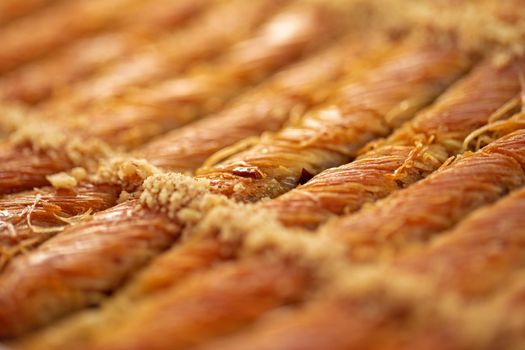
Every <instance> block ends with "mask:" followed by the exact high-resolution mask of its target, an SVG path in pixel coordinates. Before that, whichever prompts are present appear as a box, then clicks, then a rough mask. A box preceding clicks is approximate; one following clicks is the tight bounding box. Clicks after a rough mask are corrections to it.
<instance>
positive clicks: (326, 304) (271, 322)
mask: <svg viewBox="0 0 525 350" xmlns="http://www.w3.org/2000/svg"><path fill="white" fill-rule="evenodd" d="M212 2H213V4H211V3H212ZM28 3H29V2H28ZM80 3H81V2H79V4H80ZM88 3H89V4H90V6H94V7H96V5H95V4H96V2H88ZM108 3H111V4H112V5H111V6H117V5H119V4H120V5H119V6H124V5H123V3H126V5H125V6H124V8H125V9H126V12H127V11H130V13H129V14H127V13H126V15H125V16H124V17H123V18H124V19H125V20H122V21H115V20H114V19H112V20H111V21H109V20H108V21H109V22H108V23H111V31H110V32H109V33H110V35H111V38H112V39H111V40H117V41H119V42H121V43H124V41H126V40H129V39H130V38H131V36H133V35H135V33H139V32H140V36H141V38H143V37H144V36H143V35H145V34H144V30H143V28H141V29H129V27H128V26H130V24H129V23H128V24H126V23H124V22H126V20H129V19H130V18H133V17H132V16H134V15H133V13H141V12H143V11H145V9H143V8H142V7H143V6H147V5H145V4H149V2H147V3H146V2H138V1H135V4H132V3H133V1H129V0H127V2H126V1H122V0H119V1H116V0H115V1H113V0H111V1H109V2H104V4H105V5H104V6H109V5H108ZM117 3H118V4H117ZM160 3H161V2H160V1H158V2H157V1H154V2H152V4H150V5H148V6H153V8H154V7H155V5H154V4H157V5H158V4H160ZM176 3H177V5H178V6H179V7H177V11H179V12H177V11H176V12H177V13H178V15H177V16H174V17H177V18H178V20H177V21H179V22H177V28H178V29H177V30H176V32H175V33H171V32H170V34H168V35H166V37H164V36H162V37H161V41H159V42H158V43H157V42H156V41H155V43H154V45H153V46H155V47H152V46H149V45H145V46H144V48H140V49H137V45H136V44H130V45H129V46H128V48H124V49H123V50H122V51H120V53H118V54H117V55H115V56H114V57H113V58H110V59H109V60H108V61H111V60H114V61H115V63H114V64H109V65H108V63H107V61H106V62H102V61H97V62H95V61H92V62H88V61H87V60H83V59H82V60H78V61H76V60H72V61H71V60H70V58H68V57H84V56H83V54H81V55H77V54H73V56H68V55H71V52H72V51H67V50H71V49H70V48H67V50H66V51H64V52H59V54H57V55H56V56H55V54H53V56H48V57H45V58H43V59H41V60H37V61H35V63H34V64H31V65H29V66H21V68H20V69H19V70H17V71H15V72H14V73H13V74H19V75H18V76H17V77H16V78H12V77H11V75H10V74H11V73H10V74H8V75H6V76H7V79H5V80H3V79H2V81H4V82H5V86H6V87H7V88H6V89H4V91H10V92H9V94H11V95H9V96H11V97H10V98H13V96H17V97H15V98H19V99H20V100H24V99H26V97H27V96H31V97H30V98H28V99H27V100H25V101H26V102H31V103H35V102H38V103H39V105H38V107H37V108H36V109H35V110H33V111H31V112H28V115H27V116H26V115H24V116H23V117H22V119H23V121H24V122H23V123H21V124H20V125H16V129H17V130H16V131H14V132H13V133H12V135H10V137H9V138H8V139H7V140H6V141H5V142H4V144H3V145H2V149H1V150H0V158H1V159H2V162H1V163H0V191H1V192H2V193H3V194H4V196H3V198H2V199H0V203H1V204H0V206H1V207H0V209H1V212H0V214H1V220H2V221H1V223H2V228H1V229H2V231H1V232H0V247H1V251H0V255H1V265H2V271H1V272H0V337H2V339H5V340H6V341H8V342H9V345H10V346H12V347H13V348H27V349H32V348H35V349H43V348H50V349H59V348H64V349H71V348H75V349H78V348H80V349H84V348H85V349H143V348H144V349H179V348H180V349H183V348H192V347H196V348H210V349H217V348H221V349H222V348H224V349H237V348H239V349H245V348H250V349H252V348H255V349H310V348H311V349H327V348H329V349H354V348H355V349H363V348H366V349H376V348H377V349H379V348H381V349H394V348H414V349H420V348H428V349H433V348H449V349H467V348H472V349H474V348H475V349H478V348H494V349H496V348H516V349H518V348H519V345H520V342H521V337H522V334H523V331H524V329H523V326H524V323H523V321H524V320H523V316H521V314H522V312H521V311H520V308H521V307H522V304H523V284H522V283H521V284H520V283H519V277H520V276H521V275H522V274H523V271H522V260H523V259H522V258H521V257H522V256H523V254H522V251H521V249H522V248H521V246H523V244H521V243H522V242H521V239H520V237H521V236H520V234H522V232H523V228H522V227H523V225H522V224H523V218H522V216H521V215H520V213H521V212H522V210H523V205H525V202H524V200H523V198H525V197H524V195H523V191H522V190H520V187H521V186H522V185H523V184H524V182H525V172H524V169H525V134H524V132H523V130H522V128H523V125H524V122H523V117H522V114H520V112H521V111H522V102H523V101H522V100H523V91H522V89H523V70H524V68H525V61H524V60H523V59H522V58H520V57H515V56H508V57H507V59H506V60H505V61H504V62H498V64H495V63H494V61H493V60H491V59H490V58H489V57H488V56H490V52H489V50H482V51H476V52H472V51H470V50H466V49H464V48H463V47H460V46H458V45H456V43H455V41H454V37H453V34H452V35H450V34H449V33H447V34H446V35H445V34H443V35H435V34H434V35H428V36H427V35H413V33H412V34H411V33H410V32H411V31H410V28H404V27H395V28H391V27H385V26H383V25H382V24H381V23H379V24H375V23H374V26H376V27H372V29H373V30H371V32H372V33H374V34H370V33H369V32H368V31H367V32H366V35H363V34H364V33H365V32H363V28H362V27H360V26H359V25H358V24H355V26H352V25H350V24H348V21H347V19H348V18H353V17H351V16H352V13H353V11H355V10H356V8H355V7H354V4H353V2H351V1H348V2H345V1H329V2H322V1H308V2H293V1H290V2H287V4H285V3H284V2H283V1H272V0H256V1H250V2H249V5H248V2H245V1H236V0H231V1H203V2H202V4H201V5H200V7H199V5H198V4H199V3H200V2H192V1H189V2H188V4H186V6H183V5H182V2H176ZM68 4H69V5H68ZM101 4H102V2H101ZM132 5H133V6H132ZM190 5H195V7H193V6H190ZM28 6H32V5H28ZM34 6H37V7H38V6H42V7H43V9H42V10H40V12H38V13H37V14H38V15H41V14H42V13H44V11H51V10H49V9H51V8H53V7H54V6H57V7H58V8H59V7H60V6H65V7H68V6H72V5H71V3H69V2H59V1H57V4H49V5H47V4H41V5H37V4H35V5H34ZM76 6H80V8H81V9H77V10H75V11H74V12H71V13H77V14H78V13H82V12H81V10H82V11H88V9H89V6H87V5H84V6H87V7H86V8H85V9H84V8H83V7H82V6H81V5H76ZM99 6H102V5H99ZM134 6H137V7H134ZM158 6H161V5H158ZM188 9H190V10H188ZM53 11H55V12H50V13H54V14H55V15H56V11H57V10H56V9H54V10H53ZM98 11H100V13H106V11H107V10H106V9H102V8H100V9H98ZM133 11H139V12H133ZM201 12H202V14H200V13H201ZM68 13H70V12H68ZM86 13H90V12H86ZM100 13H99V14H98V15H100ZM146 13H147V12H146ZM190 13H191V14H190ZM197 13H199V14H197ZM163 14H165V13H163ZM183 14H184V15H183ZM13 16H14V15H13ZM31 16H32V15H29V16H28V17H22V19H21V20H13V22H12V24H7V26H9V28H10V27H11V26H12V27H14V26H15V25H18V26H23V25H22V24H20V23H23V20H24V18H30V17H31ZM41 16H42V18H44V17H45V16H44V15H41ZM69 16H72V15H69ZM82 16H85V14H83V15H82ZM195 16H197V17H195ZM101 17H104V18H105V19H107V18H108V17H107V16H101ZM84 18H85V17H84ZM88 18H90V17H88ZM140 18H145V17H143V16H140ZM182 18H184V22H186V21H188V23H187V24H182V21H183V20H182ZM186 18H187V19H186ZM230 21H231V22H230ZM99 22H100V23H102V22H103V21H102V20H101V19H97V24H99ZM356 22H358V21H357V20H356ZM121 23H122V24H121ZM137 23H138V22H137V21H133V26H135V25H136V24H137ZM155 23H158V22H157V21H155ZM172 23H173V22H170V24H169V25H173V24H172ZM179 23H180V24H179ZM77 25H78V27H79V28H78V29H76V26H77ZM84 25H85V24H83V25H80V24H79V23H77V22H76V21H75V30H73V29H72V30H71V31H70V32H68V33H65V34H64V35H66V36H70V37H69V38H66V39H63V40H64V41H66V40H71V38H73V37H75V38H76V37H80V36H83V35H86V33H87V29H86V28H87V27H84ZM107 25H108V26H109V24H107ZM104 26H105V25H102V24H100V26H99V27H97V28H96V29H93V28H92V27H90V29H89V30H90V31H91V30H92V31H101V30H102V29H100V28H102V27H104ZM93 27H96V26H93ZM105 28H107V27H105ZM120 28H126V29H120ZM147 28H148V30H149V29H150V27H149V26H147ZM167 28H170V27H169V26H168V25H167V24H166V27H165V28H164V29H156V30H158V32H155V34H154V35H155V36H157V35H158V34H157V33H159V32H160V31H166V30H169V29H167ZM369 29H370V28H369ZM6 32H8V30H7V31H6ZM13 32H16V33H22V32H23V31H22V30H20V29H17V30H16V31H14V30H13ZM107 33H108V32H104V35H106V34H107ZM130 33H133V34H130ZM1 35H2V33H1V30H0V36H1ZM6 35H7V34H6ZM10 35H12V34H10ZM19 35H20V34H19ZM148 35H152V34H151V32H149V34H148ZM50 36H51V37H56V35H50ZM97 38H98V36H97ZM53 40H55V41H52V40H50V41H49V42H48V43H47V44H45V45H43V46H42V47H44V46H45V47H47V48H52V47H55V46H54V45H56V46H58V45H59V44H60V45H61V42H60V41H58V39H56V38H55V39H53ZM61 40H62V39H61ZM82 40H84V39H82ZM121 40H124V41H121ZM133 40H135V37H134V39H133ZM155 40H157V39H155ZM126 43H131V41H130V42H128V41H126ZM161 43H162V45H157V44H161ZM19 45H21V44H19ZM126 45H127V44H126ZM126 45H125V46H126ZM86 47H88V46H84V44H82V45H80V46H78V47H75V50H77V49H78V50H84V49H85V48H86ZM28 49H29V47H28ZM39 50H40V51H39ZM127 50H132V51H133V53H130V52H129V51H127ZM43 51H44V49H40V47H39V46H37V47H36V48H35V50H29V51H28V54H27V55H26V56H24V55H21V56H20V64H22V62H23V61H24V60H32V59H34V58H36V57H39V55H40V54H41V52H43ZM22 52H25V51H22ZM217 53H220V55H218V56H216V55H217ZM117 56H120V57H117ZM61 60H62V61H61ZM197 60H201V63H199V64H196V63H195V61H197ZM57 62H71V66H70V67H67V68H66V72H67V74H66V77H65V78H64V79H62V80H60V81H59V79H57V80H56V81H55V80H54V79H51V80H50V81H46V84H48V85H47V86H44V85H45V84H43V85H39V84H37V85H39V86H38V88H37V89H35V90H32V91H30V90H26V87H24V86H23V85H19V86H17V85H16V84H14V83H13V82H14V81H17V82H21V83H24V82H26V81H27V82H28V85H27V86H31V83H30V79H31V77H33V76H34V75H33V74H32V73H31V72H40V73H41V74H42V77H45V76H48V74H49V73H48V72H53V69H55V70H60V68H59V63H57ZM9 64H11V65H13V64H15V63H9ZM17 64H18V63H17ZM77 64H78V65H77ZM101 66H104V67H105V68H104V69H100V67H101ZM84 68H86V70H84V72H86V73H85V74H84V73H82V74H80V75H77V74H76V73H75V74H70V73H69V69H71V72H73V71H76V72H79V71H82V70H83V69H84ZM47 69H50V70H49V71H47ZM95 71H96V73H93V72H95ZM21 72H22V73H21ZM137 73H140V74H137ZM170 75H172V76H173V77H172V78H171V77H170V78H166V77H167V76H170ZM13 76H14V75H13ZM24 77H26V78H27V80H24V79H25V78H24ZM74 81H77V83H75V84H73V85H72V89H71V90H68V91H66V90H62V91H61V92H60V93H58V94H56V95H55V94H53V96H52V97H50V95H49V92H50V91H55V87H57V86H65V84H69V83H71V82H74ZM53 84H56V85H53ZM255 84H257V85H256V86H255V87H253V86H254V85H255ZM0 85H1V83H0ZM51 85H53V86H51ZM13 87H14V88H15V89H13V90H9V89H11V88H13ZM18 87H22V88H21V89H18ZM41 87H43V88H44V89H40V88H41ZM130 88H132V89H130ZM16 89H18V90H16ZM44 90H45V91H44ZM28 91H30V92H29V94H26V92H28ZM35 92H36V93H35ZM35 96H36V97H35ZM94 102H95V103H94ZM204 116H206V118H204V119H202V120H200V119H201V118H202V117H204ZM42 120H46V121H49V123H50V124H52V125H50V127H49V128H46V129H45V130H39V129H35V128H36V127H35V125H39V124H38V123H39V122H42ZM6 124H7V123H6ZM22 124H26V125H22ZM172 129H173V130H172ZM170 130H171V131H170ZM37 136H38V137H37ZM122 150H129V151H131V152H128V153H123V152H122ZM215 152H217V153H215ZM210 156H211V157H210ZM59 172H66V173H60V174H55V173H59ZM180 173H186V174H193V175H194V176H193V177H190V176H188V175H182V174H180ZM49 185H52V186H49ZM34 187H39V188H37V189H33V190H32V188H34ZM509 192H515V193H512V194H509ZM9 193H11V194H9ZM264 199H269V200H264ZM494 202H495V204H492V203H494ZM483 207H486V208H483ZM92 214H93V215H92ZM502 218H504V220H502ZM89 308H90V309H89ZM509 315H510V316H509ZM507 318H508V322H502V321H503V320H505V319H507ZM29 332H33V333H32V334H30V333H29Z"/></svg>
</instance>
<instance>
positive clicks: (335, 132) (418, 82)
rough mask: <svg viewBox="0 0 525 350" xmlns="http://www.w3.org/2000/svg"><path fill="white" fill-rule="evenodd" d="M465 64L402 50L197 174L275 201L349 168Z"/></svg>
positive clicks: (416, 49)
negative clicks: (334, 170)
mask: <svg viewBox="0 0 525 350" xmlns="http://www.w3.org/2000/svg"><path fill="white" fill-rule="evenodd" d="M466 65H467V64H466V59H465V57H464V56H463V55H462V53H461V52H459V51H458V50H456V49H454V48H448V47H445V48H444V47H438V46H433V45H430V46H413V45H405V46H404V47H403V48H401V49H399V50H394V52H390V53H387V54H386V57H385V58H384V62H383V63H382V64H380V65H379V67H377V68H376V69H371V70H370V71H368V72H367V73H364V75H363V77H360V78H357V79H356V80H355V81H351V82H350V83H347V84H343V85H342V86H341V87H340V89H339V91H338V94H337V96H336V97H334V99H333V100H332V102H331V103H327V104H326V105H325V106H324V107H319V108H317V109H315V110H312V111H310V112H309V113H307V114H306V115H305V116H304V117H303V118H301V119H300V120H299V121H298V122H297V123H294V124H293V125H290V126H288V127H286V128H284V129H282V130H280V131H279V132H277V133H274V134H269V135H265V136H263V137H262V138H261V139H260V141H259V142H258V143H257V144H256V145H254V146H252V147H250V148H249V149H248V150H246V151H242V152H239V153H238V154H235V155H233V156H231V157H229V158H228V159H226V160H224V161H222V162H220V163H219V164H217V165H214V166H205V167H203V168H201V169H200V170H199V171H198V172H197V173H198V174H199V177H201V178H206V179H208V180H211V181H212V187H214V188H215V191H217V192H220V193H223V194H225V195H227V196H231V197H233V198H235V199H237V200H241V201H256V200H259V199H261V198H264V197H270V198H272V197H276V196H278V195H280V194H283V193H284V192H287V191H289V190H290V189H292V188H294V187H295V186H297V184H298V183H300V182H301V181H305V180H307V179H309V177H311V176H313V175H315V174H317V173H319V172H321V171H322V170H324V169H326V168H329V167H333V166H338V165H341V164H344V163H347V162H349V161H350V160H351V159H352V158H353V157H355V156H356V153H357V150H358V149H359V148H360V147H361V146H363V145H364V144H365V143H366V142H368V141H370V140H372V139H374V138H377V137H379V136H384V135H387V134H389V133H390V132H391V130H392V128H393V127H396V126H398V125H399V124H400V123H401V121H403V120H405V119H408V118H410V117H412V115H413V113H415V112H416V111H417V110H419V109H421V108H422V107H424V106H425V105H426V104H428V103H429V102H430V101H431V100H432V99H433V98H435V97H436V95H437V94H439V93H440V92H441V91H442V90H443V89H444V87H446V86H447V85H448V84H450V83H451V81H453V80H455V79H456V78H457V77H458V76H459V75H460V74H461V72H462V71H463V70H464V69H465V67H466Z"/></svg>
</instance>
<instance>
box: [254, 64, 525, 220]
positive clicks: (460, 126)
mask: <svg viewBox="0 0 525 350" xmlns="http://www.w3.org/2000/svg"><path fill="white" fill-rule="evenodd" d="M524 67H525V64H524V61H523V60H521V59H515V60H514V61H513V62H509V64H508V65H507V66H506V67H504V68H498V67H496V66H494V65H493V64H492V63H491V62H485V63H482V64H480V65H479V66H478V67H477V68H475V69H474V71H473V72H471V73H470V74H469V75H468V76H467V77H465V78H464V79H462V80H461V81H460V82H459V83H457V84H456V85H454V86H453V87H452V88H450V89H449V90H447V92H446V93H445V94H444V95H442V96H441V97H440V99H439V100H438V101H437V103H435V104H434V105H433V106H432V107H430V108H429V109H428V110H427V111H425V112H423V113H421V114H419V115H418V116H417V117H416V118H415V119H414V120H413V121H411V122H409V123H408V124H407V125H405V126H403V127H402V128H401V129H399V130H397V131H396V132H394V134H393V135H392V136H390V137H389V138H388V139H386V140H384V141H382V142H379V143H377V144H376V145H375V147H373V148H372V149H371V150H370V151H368V152H366V153H363V154H362V155H361V156H360V157H358V158H357V159H356V160H355V161H354V162H351V163H349V164H347V165H343V166H341V167H337V168H333V169H329V170H326V171H323V172H322V173H320V174H319V175H317V176H315V177H314V178H313V179H311V180H310V181H308V182H307V183H306V184H304V185H302V186H299V187H298V188H296V189H294V190H292V191H290V192H288V193H286V194H284V195H283V196H281V197H278V198H276V199H275V200H273V201H268V202H266V203H264V204H263V207H265V208H269V209H272V210H275V211H276V212H277V214H278V216H279V219H280V220H281V222H283V223H285V224H286V225H290V226H302V227H306V228H316V227H317V226H318V225H319V224H321V223H323V222H324V221H326V220H327V219H329V218H330V217H331V216H333V215H334V214H336V215H342V214H343V213H350V212H354V211H356V210H358V209H359V208H360V207H361V206H362V205H363V204H365V203H367V202H373V201H375V200H377V199H379V198H382V197H385V196H387V195H388V194H390V193H392V192H393V191H396V190H399V189H401V188H404V187H407V186H408V185H410V184H411V183H414V182H416V181H418V180H420V179H421V178H424V177H425V176H426V175H428V174H430V173H431V172H433V171H434V170H436V169H437V168H438V167H439V166H441V164H442V163H443V162H444V161H445V160H446V159H447V158H449V157H450V156H453V155H456V154H457V153H458V152H460V151H461V147H462V142H463V140H464V139H465V137H467V135H469V134H470V133H471V132H472V131H474V130H476V129H478V128H480V127H482V126H484V125H485V124H487V123H488V122H489V118H490V117H491V116H492V114H493V113H495V112H497V111H498V110H499V109H500V108H501V107H503V106H504V105H505V103H506V102H507V101H508V100H511V99H512V98H514V97H515V96H517V95H518V93H519V91H520V88H521V86H520V80H519V73H520V72H521V71H522V70H523V68H524ZM487 81H490V82H492V83H491V84H486V82H487ZM365 150H366V148H365Z"/></svg>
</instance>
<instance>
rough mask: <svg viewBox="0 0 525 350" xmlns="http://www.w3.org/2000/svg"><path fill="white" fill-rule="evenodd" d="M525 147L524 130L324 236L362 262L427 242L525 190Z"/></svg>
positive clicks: (339, 222) (332, 225) (335, 223)
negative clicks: (508, 195)
mask: <svg viewBox="0 0 525 350" xmlns="http://www.w3.org/2000/svg"><path fill="white" fill-rule="evenodd" d="M524 145H525V133H524V132H523V130H520V131H518V132H517V133H515V134H514V133H513V134H510V135H509V136H507V137H503V138H502V139H500V140H498V141H496V142H494V143H492V144H490V145H488V146H486V147H485V148H483V149H482V150H481V151H480V152H476V153H474V154H472V155H470V156H469V155H467V156H464V157H463V158H460V159H459V160H457V161H456V162H455V163H454V164H453V165H452V166H448V167H446V168H444V169H442V170H440V171H437V172H435V173H433V174H431V175H430V176H429V177H427V178H426V179H424V180H422V181H420V182H418V183H416V184H414V185H412V186H410V187H408V188H407V189H405V190H403V191H398V192H394V193H393V194H392V195H391V196H389V197H387V198H385V199H383V200H380V201H378V202H376V203H374V204H373V205H371V206H369V207H367V208H365V209H364V210H362V211H361V212H359V213H357V214H355V215H350V216H347V217H344V218H341V219H335V220H332V221H330V222H328V224H327V225H326V226H325V227H323V229H322V230H323V233H324V234H328V235H330V236H332V237H336V238H337V239H338V240H341V241H344V242H345V244H346V245H347V246H348V247H349V248H350V251H349V254H350V255H351V256H352V257H353V258H354V259H358V260H361V259H362V260H368V259H375V258H377V257H378V256H381V255H383V254H390V253H392V252H393V251H395V250H397V249H403V248H406V247H407V245H409V244H410V243H415V242H421V241H426V240H427V239H428V238H429V237H431V236H432V235H433V234H436V233H439V232H441V231H443V230H445V229H447V228H449V227H451V226H452V225H454V224H456V223H457V222H458V221H460V220H461V219H462V218H463V217H464V216H465V215H466V214H468V213H469V212H471V211H472V210H474V209H476V208H478V207H480V206H482V205H485V204H487V203H490V202H492V201H494V200H496V199H498V198H500V197H501V196H503V195H505V194H506V193H508V192H509V191H510V190H513V189H515V188H517V187H519V186H521V185H522V184H523V181H524V179H525V174H524V173H523V166H524V164H525V163H524V162H525V147H524Z"/></svg>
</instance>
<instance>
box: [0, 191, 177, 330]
mask: <svg viewBox="0 0 525 350" xmlns="http://www.w3.org/2000/svg"><path fill="white" fill-rule="evenodd" d="M130 218H132V220H130ZM179 231H180V229H179V227H178V225H177V224H176V223H173V222H172V221H171V220H169V219H168V218H167V217H166V216H163V215H159V214H158V213H152V212H148V211H144V210H141V208H140V207H139V206H137V202H136V201H128V202H125V203H123V204H121V205H118V206H116V207H114V208H112V209H109V210H106V211H103V212H100V213H98V214H95V215H94V216H93V218H92V219H91V220H88V221H86V222H82V223H79V224H78V225H75V230H74V231H73V232H71V233H70V232H68V230H67V229H66V230H64V232H62V233H61V234H59V235H57V236H55V237H54V238H53V239H51V240H49V241H47V242H46V243H45V244H43V245H42V246H40V247H39V249H38V251H35V252H33V253H30V254H29V255H27V256H24V257H21V258H20V259H15V260H13V261H12V262H11V264H10V265H9V266H8V267H7V269H6V270H5V271H4V272H3V274H2V277H1V279H2V282H0V283H1V284H2V290H3V292H5V294H3V293H2V294H3V295H2V296H0V305H2V307H1V309H2V310H3V312H2V314H1V316H0V324H1V325H2V327H0V328H1V331H0V336H1V337H6V336H13V335H16V334H20V333H22V332H24V331H27V330H28V329H30V328H33V327H35V326H37V325H42V324H45V323H48V322H50V321H52V320H53V319H55V318H57V316H60V315H63V314H65V313H67V312H70V311H72V310H75V309H80V308H82V307H85V306H87V305H92V304H97V303H99V302H100V300H101V299H103V297H104V293H106V292H108V291H110V290H112V289H114V288H116V287H118V285H119V284H121V283H122V282H123V281H124V280H125V278H126V277H127V276H128V273H129V272H130V271H133V270H134V269H137V268H138V267H139V266H140V265H142V264H144V263H145V262H146V261H147V260H148V259H150V258H151V257H152V256H154V255H155V254H157V253H159V252H160V251H161V250H163V249H165V248H167V247H168V246H169V245H170V244H171V242H172V241H173V240H174V239H175V238H174V236H177V234H178V232H179ZM97 232H98V233H102V234H100V235H99V234H96V233H97ZM112 232H119V233H120V234H118V235H116V234H113V233H112ZM66 247H67V248H66ZM110 256H111V258H110V259H107V257H110ZM22 271H26V273H29V275H28V276H27V278H26V277H24V276H23V273H21V272H22ZM108 271H111V272H112V273H111V276H107V272H108ZM108 277H110V278H108ZM66 281H68V282H66ZM26 293H27V294H26ZM8 295H10V296H9V297H8ZM37 295H38V296H37ZM55 296H60V299H61V301H60V302H59V303H56V302H54V301H52V300H53V299H54V297H55ZM11 297H15V298H16V299H11ZM37 310H38V311H37ZM11 312H15V313H16V314H17V315H16V316H15V317H11V315H10V314H11Z"/></svg>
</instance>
